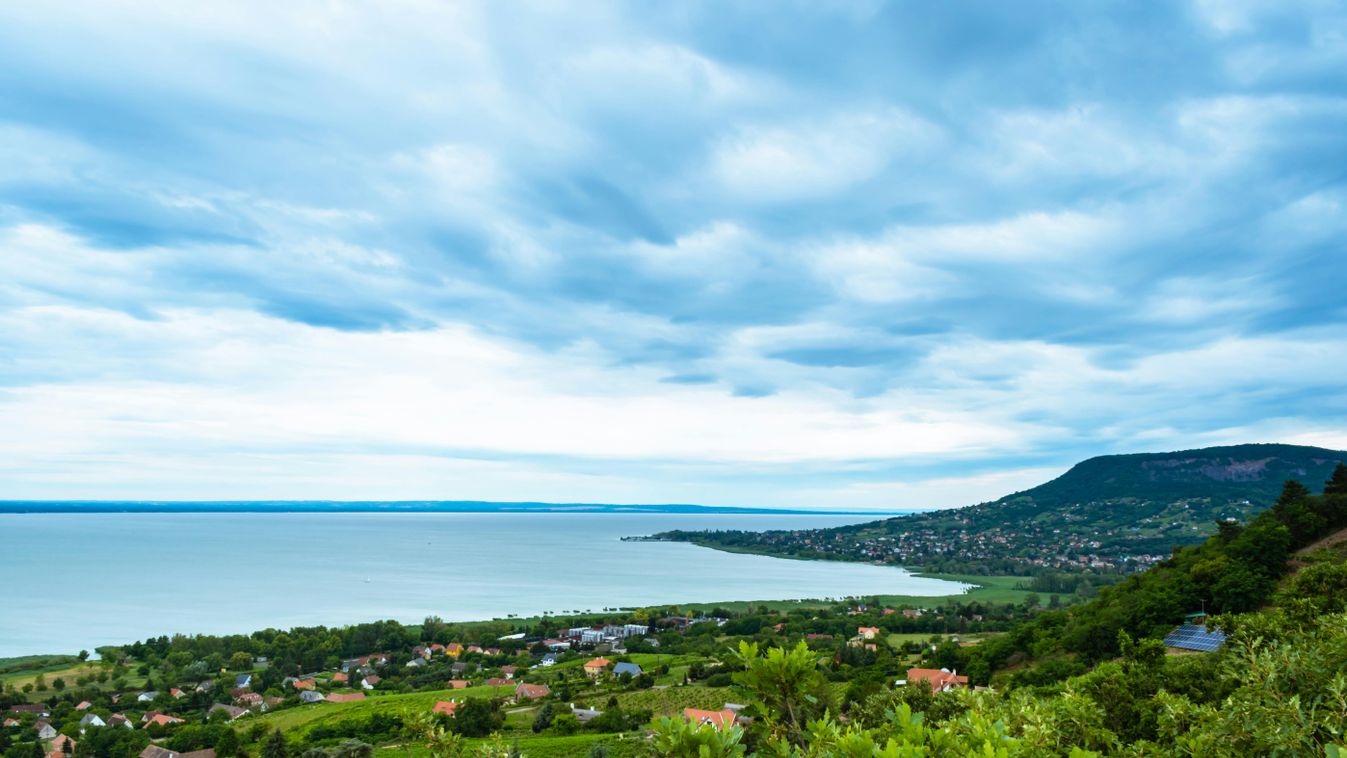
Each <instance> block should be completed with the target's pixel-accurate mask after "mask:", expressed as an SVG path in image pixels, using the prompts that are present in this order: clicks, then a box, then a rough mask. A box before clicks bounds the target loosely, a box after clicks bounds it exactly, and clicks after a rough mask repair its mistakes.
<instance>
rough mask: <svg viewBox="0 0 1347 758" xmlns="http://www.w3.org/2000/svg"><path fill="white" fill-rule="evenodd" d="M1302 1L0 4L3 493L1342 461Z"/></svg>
mask: <svg viewBox="0 0 1347 758" xmlns="http://www.w3.org/2000/svg"><path fill="white" fill-rule="evenodd" d="M1345 345H1347V7H1345V6H1344V4H1343V3H1340V2H1313V1H1311V2H1289V1H1285V0H1279V1H1278V2H1269V3H1252V2H1237V1H1233V0H1232V1H1229V2H1207V1H1203V2H1195V3H1171V2H1160V1H1157V2H1146V3H1113V2H1099V3H1035V2H1017V3H1000V2H969V3H924V2H912V3H902V2H892V3H881V2H866V0H857V2H825V1H821V2H817V3H806V2H794V1H791V0H786V1H780V2H748V1H745V2H692V1H689V2H678V3H667V4H659V3H640V2H633V3H629V4H610V3H599V2H584V3H560V2H556V3H553V2H536V3H535V2H524V1H521V2H510V3H495V2H483V3H454V2H427V1H421V0H380V2H369V3H361V2H338V1H334V0H329V1H327V2H306V1H304V0H297V1H296V2H285V3H276V2H230V3H181V2H159V3H154V2H123V1H121V0H110V1H109V2H100V3H96V4H88V3H78V2H65V1H64V0H57V1H54V2H42V3H9V4H6V5H5V6H4V7H3V9H0V498H10V499H18V498H35V499H61V498H90V499H250V498H261V499H485V500H543V501H559V502H619V503H622V502H639V503H663V502H678V503H704V504H713V505H740V506H764V507H814V508H836V509H884V510H901V509H910V508H931V507H951V506H959V505H966V504H969V503H973V502H979V501H982V500H988V499H993V498H996V497H999V496H1001V495H1004V494H1007V493H1009V492H1012V491H1016V490H1019V489H1024V488H1026V487H1029V486H1032V485H1034V484H1037V483H1039V482H1042V481H1045V480H1047V479H1049V478H1051V477H1053V476H1055V475H1057V474H1059V473H1061V472H1062V471H1064V470H1065V469H1066V468H1068V467H1069V466H1070V465H1071V464H1073V463H1075V462H1077V461H1079V460H1082V459H1084V458H1088V457H1090V456H1094V455H1102V454H1109V453H1126V452H1143V451H1164V450H1175V449H1187V448H1195V447H1202V446H1207V445H1213V444H1228V443H1239V442H1292V443H1304V444H1318V445H1323V446H1327V447H1336V448H1339V449H1343V448H1347V425H1345V422H1347V370H1345V369H1347V349H1344V346H1345Z"/></svg>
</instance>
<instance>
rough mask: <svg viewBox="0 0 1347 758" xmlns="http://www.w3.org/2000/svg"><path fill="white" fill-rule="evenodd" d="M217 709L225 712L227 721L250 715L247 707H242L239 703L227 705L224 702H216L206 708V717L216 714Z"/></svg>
mask: <svg viewBox="0 0 1347 758" xmlns="http://www.w3.org/2000/svg"><path fill="white" fill-rule="evenodd" d="M216 711H223V712H224V714H225V721H236V720H238V719H239V718H241V717H243V716H246V715H248V709H247V708H240V707H238V706H237V705H225V704H224V703H216V704H215V705H212V706H211V707H210V708H207V709H206V718H210V717H211V716H214V715H215V712H216Z"/></svg>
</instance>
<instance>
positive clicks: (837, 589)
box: [0, 513, 961, 656]
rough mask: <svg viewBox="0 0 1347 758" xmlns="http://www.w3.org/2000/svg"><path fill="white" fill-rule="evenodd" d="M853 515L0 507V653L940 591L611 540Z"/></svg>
mask: <svg viewBox="0 0 1347 758" xmlns="http://www.w3.org/2000/svg"><path fill="white" fill-rule="evenodd" d="M865 520H868V519H867V518H866V517H864V516H845V517H844V516H807V515H781V516H777V515H770V516H762V515H747V516H745V515H682V514H676V515H675V514H669V515H664V514H573V513H564V514H563V513H530V514H514V513H349V514H348V513H323V514H295V513H279V514H256V513H218V514H164V513H156V514H117V513H114V514H27V515H9V514H5V515H0V592H3V594H4V599H3V601H0V656H13V655H27V654H33V653H64V652H76V651H78V650H80V649H82V648H83V649H90V650H92V649H93V648H94V647H95V646H97V645H104V644H120V643H126V642H132V641H134V640H137V639H143V638H145V637H148V636H158V635H160V634H174V633H179V632H181V633H184V634H195V633H230V632H250V631H253V630H256V629H264V628H267V627H277V628H284V627H290V626H296V625H315V624H326V625H339V624H346V623H353V622H358V621H371V620H375V619H381V618H391V619H397V620H399V621H404V622H415V621H420V620H421V619H422V618H424V617H425V616H427V615H428V614H438V615H439V616H441V617H443V618H445V619H447V620H473V619H488V618H496V617H504V616H507V615H508V614H511V613H514V614H518V615H521V616H528V615H536V614H539V613H541V612H543V611H552V612H566V611H585V610H595V611H597V610H601V609H603V608H605V607H619V606H635V605H654V604H664V603H686V602H716V601H725V600H784V599H794V598H818V597H843V596H848V595H863V594H867V595H868V594H909V595H942V594H948V593H950V592H957V591H958V590H959V589H961V585H957V584H952V583H950V582H944V581H940V580H936V579H926V578H921V577H915V576H912V575H910V574H909V573H907V572H905V571H903V570H901V569H896V568H889V567H881V566H871V565H863V564H848V563H828V562H820V561H792V560H782V559H777V558H767V557H763V556H754V555H739V554H733V553H724V552H720V551H716V550H709V549H706V548H700V547H695V546H693V545H688V544H682V543H664V542H622V541H621V539H620V538H621V537H623V536H631V535H643V534H651V533H653V532H658V531H663V530H666V529H703V528H711V529H793V528H814V527H821V526H834V525H839V524H846V523H856V522H859V521H865Z"/></svg>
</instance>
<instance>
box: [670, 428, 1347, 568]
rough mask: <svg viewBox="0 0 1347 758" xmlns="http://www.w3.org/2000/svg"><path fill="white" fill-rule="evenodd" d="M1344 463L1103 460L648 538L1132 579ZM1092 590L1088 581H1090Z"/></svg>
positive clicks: (1215, 456)
mask: <svg viewBox="0 0 1347 758" xmlns="http://www.w3.org/2000/svg"><path fill="white" fill-rule="evenodd" d="M1340 461H1347V453H1343V452H1338V451H1332V450H1325V449H1322V448H1315V447H1302V446H1298V445H1236V446H1231V447H1213V448H1206V449H1203V450H1189V451H1183V452H1177V453H1148V454H1138V455H1111V456H1103V457H1099V458H1091V459H1090V460H1087V461H1084V462H1082V463H1080V464H1078V465H1076V466H1075V467H1073V468H1072V469H1071V470H1070V471H1068V472H1066V473H1065V474H1063V475H1062V476H1060V477H1058V478H1056V479H1054V480H1052V481H1050V482H1047V483H1046V484H1042V485H1040V486H1038V487H1034V488H1032V489H1029V490H1025V491H1024V492H1017V493H1015V494H1012V495H1008V496H1006V497H1003V498H1001V499H1000V500H996V501H993V502H990V503H982V504H980V505H974V506H969V507H967V508H959V509H954V510H944V511H930V512H926V513H916V514H912V515H909V516H902V517H898V518H892V519H886V520H884V521H875V522H869V523H864V524H853V525H847V526H839V527H833V528H827V529H805V530H791V531H766V532H749V531H701V532H696V531H670V532H664V533H661V534H658V535H655V536H654V537H653V538H652V539H666V540H678V541H689V542H693V543H696V544H698V545H703V546H707V547H716V548H722V549H727V550H745V551H750V552H760V553H766V554H770V555H782V556H789V557H795V558H811V559H830V560H855V561H878V562H883V563H894V564H899V565H903V566H908V567H915V568H922V569H925V570H927V571H941V572H950V573H967V574H1007V575H1023V574H1025V573H1034V574H1045V573H1050V572H1061V571H1062V570H1069V571H1070V572H1071V573H1072V574H1074V575H1076V576H1080V577H1084V576H1085V575H1087V574H1090V573H1094V574H1102V575H1108V574H1117V573H1124V574H1125V573H1132V572H1135V571H1137V570H1140V569H1145V568H1148V567H1149V566H1151V565H1153V564H1154V563H1156V562H1158V561H1160V560H1162V559H1164V558H1165V557H1167V556H1168V554H1169V551H1170V549H1171V548H1172V547H1173V546H1175V545H1192V544H1198V543H1201V542H1202V541H1203V540H1205V539H1206V537H1207V536H1208V535H1210V534H1211V533H1212V532H1213V526H1212V525H1213V524H1214V523H1216V522H1217V521H1223V520H1225V519H1227V518H1233V519H1236V520H1246V519H1248V518H1250V517H1252V516H1253V515H1255V514H1256V513H1258V512H1260V511H1261V510H1263V509H1264V508H1266V507H1267V506H1269V505H1270V504H1271V503H1272V502H1273V501H1274V499H1275V498H1276V497H1277V493H1278V491H1279V488H1280V486H1281V482H1282V481H1283V480H1293V481H1297V482H1299V483H1302V484H1305V483H1317V482H1318V481H1321V480H1322V479H1324V478H1325V477H1327V476H1328V475H1329V474H1330V472H1331V471H1332V470H1333V467H1334V466H1335V465H1336V464H1337V463H1338V462H1340ZM1095 581H1096V582H1098V579H1097V578H1096V579H1095Z"/></svg>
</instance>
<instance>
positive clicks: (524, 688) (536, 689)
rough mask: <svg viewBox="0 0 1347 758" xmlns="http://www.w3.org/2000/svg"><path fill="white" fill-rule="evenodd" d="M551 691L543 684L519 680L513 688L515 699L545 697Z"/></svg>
mask: <svg viewBox="0 0 1347 758" xmlns="http://www.w3.org/2000/svg"><path fill="white" fill-rule="evenodd" d="M551 693H552V691H551V690H549V689H548V688H547V685H545V684H528V683H525V682H520V683H519V686H518V687H515V688H514V699H515V700H537V699H538V698H543V697H547V696H548V695H550V694H551Z"/></svg>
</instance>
